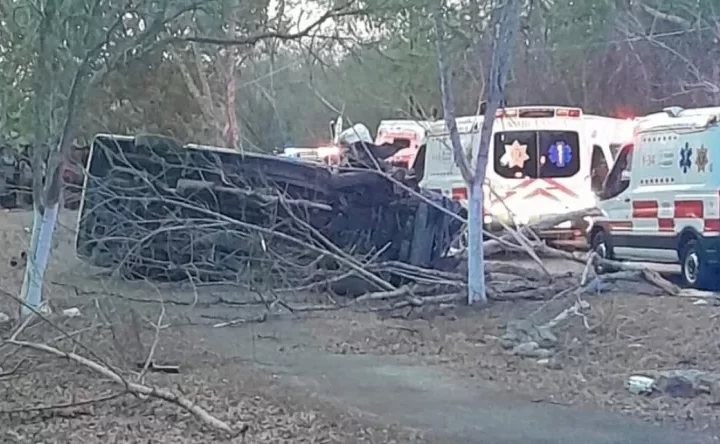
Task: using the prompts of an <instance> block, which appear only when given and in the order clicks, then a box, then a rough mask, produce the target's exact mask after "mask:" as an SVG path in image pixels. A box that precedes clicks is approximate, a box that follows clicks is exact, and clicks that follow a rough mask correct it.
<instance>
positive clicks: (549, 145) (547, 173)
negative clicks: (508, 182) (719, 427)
mask: <svg viewBox="0 0 720 444" xmlns="http://www.w3.org/2000/svg"><path fill="white" fill-rule="evenodd" d="M579 146H580V139H579V137H578V133H577V132H574V131H507V132H498V133H495V137H494V138H493V167H494V168H495V172H496V173H497V174H498V175H500V176H501V177H505V178H508V179H523V178H526V177H532V178H563V177H571V176H574V175H575V174H577V172H578V171H579V170H580V150H579V149H578V148H579Z"/></svg>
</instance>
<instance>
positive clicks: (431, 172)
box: [420, 106, 634, 243]
mask: <svg viewBox="0 0 720 444" xmlns="http://www.w3.org/2000/svg"><path fill="white" fill-rule="evenodd" d="M482 122H483V117H482V116H472V117H462V118H458V130H459V132H460V139H461V143H462V144H463V146H464V147H465V150H466V152H469V151H470V150H471V149H476V147H477V146H478V144H479V140H480V131H481V127H482ZM633 128H634V122H633V121H631V120H626V119H615V118H610V117H601V116H593V115H585V114H584V113H583V112H582V110H581V109H579V108H568V107H561V106H523V107H513V108H503V109H500V110H498V112H497V114H496V118H495V121H494V124H493V128H492V135H491V137H490V148H489V153H488V154H489V158H488V167H487V173H486V192H485V206H484V213H485V214H484V223H485V225H486V228H489V229H495V228H497V227H499V224H498V222H499V221H502V222H504V223H506V224H509V225H523V224H527V223H529V222H532V221H534V220H536V219H539V218H541V217H544V216H550V215H555V214H564V213H567V212H569V211H573V210H580V209H584V208H588V207H593V206H594V205H595V204H596V193H597V192H599V191H600V189H601V188H602V183H603V180H604V178H605V176H606V175H607V172H608V171H609V169H610V167H612V164H613V162H614V156H613V155H612V149H611V146H612V145H613V144H615V145H620V144H622V143H625V142H626V141H627V140H629V139H630V138H631V137H632V132H633ZM424 157H425V168H424V171H423V178H422V181H421V183H420V185H421V186H422V187H424V188H428V189H432V190H436V191H439V192H441V193H443V194H445V195H447V196H450V197H453V198H455V199H457V200H460V201H463V202H465V201H466V199H467V189H466V186H465V183H464V181H463V179H462V177H461V175H460V171H459V169H458V168H457V166H456V165H455V162H454V161H453V156H452V148H451V146H450V141H449V136H448V133H447V128H446V127H445V124H444V122H437V123H435V124H434V125H433V126H432V127H431V129H430V134H429V136H428V141H427V148H426V153H425V155H424ZM472 158H473V159H474V158H475V156H474V155H473V156H472ZM490 188H492V191H493V192H491V190H490ZM590 223H591V221H590V220H587V219H580V220H577V221H573V222H569V223H565V224H562V225H560V226H558V227H555V228H554V229H550V230H546V231H544V232H543V233H540V235H541V236H542V237H543V238H545V239H552V240H568V241H571V242H582V243H584V242H585V236H586V234H587V230H588V229H589V227H590Z"/></svg>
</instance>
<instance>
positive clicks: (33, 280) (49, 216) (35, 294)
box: [20, 202, 60, 316]
mask: <svg viewBox="0 0 720 444" xmlns="http://www.w3.org/2000/svg"><path fill="white" fill-rule="evenodd" d="M59 208H60V203H59V202H55V203H54V204H52V205H50V206H46V207H45V210H44V211H43V212H42V213H41V211H40V208H39V207H38V205H34V209H33V228H32V235H31V238H30V251H29V252H28V255H27V256H28V261H27V265H26V267H25V276H24V279H23V285H22V290H21V294H20V296H21V297H22V299H23V300H24V301H25V302H27V304H28V305H29V306H31V307H33V308H35V309H38V308H39V307H40V304H41V303H42V287H43V282H44V279H45V270H47V265H48V262H49V261H50V251H51V250H52V236H53V232H54V231H55V224H56V222H57V215H58V210H59ZM31 312H32V311H31V310H30V309H29V308H27V307H23V309H22V312H21V313H22V315H23V316H27V315H29V314H30V313H31Z"/></svg>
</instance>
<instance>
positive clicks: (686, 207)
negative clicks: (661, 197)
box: [675, 200, 705, 219]
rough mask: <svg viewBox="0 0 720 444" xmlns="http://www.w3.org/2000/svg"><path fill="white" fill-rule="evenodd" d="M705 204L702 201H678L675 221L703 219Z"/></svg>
mask: <svg viewBox="0 0 720 444" xmlns="http://www.w3.org/2000/svg"><path fill="white" fill-rule="evenodd" d="M704 217H705V203H704V202H703V201H702V200H676V201H675V219H703V218H704Z"/></svg>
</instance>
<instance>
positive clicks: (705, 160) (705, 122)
mask: <svg viewBox="0 0 720 444" xmlns="http://www.w3.org/2000/svg"><path fill="white" fill-rule="evenodd" d="M718 143H720V107H714V108H699V109H688V110H683V109H681V108H667V109H666V110H665V111H664V112H663V113H658V114H652V115H649V116H646V117H644V118H641V119H639V120H638V126H637V131H636V134H635V136H634V138H633V142H632V143H630V144H627V145H625V146H623V147H622V149H621V151H620V153H619V154H618V157H617V160H616V163H615V165H614V167H613V169H612V170H611V171H610V174H608V177H607V180H606V181H605V184H604V188H603V191H602V193H601V195H600V198H601V201H600V204H599V208H600V210H601V211H602V217H600V218H598V219H597V220H596V221H595V224H594V226H593V227H592V229H591V233H590V234H591V236H592V241H591V244H592V248H593V249H594V250H595V251H596V252H597V253H598V254H599V255H600V256H602V257H606V258H609V259H617V260H629V261H646V262H659V263H671V264H679V265H680V266H681V275H682V277H683V280H684V282H685V284H687V285H690V286H693V287H696V288H710V287H717V286H718V284H720V274H719V273H718V272H719V271H720V174H718V173H714V172H713V164H714V160H715V156H716V155H718V151H717V149H716V147H717V145H718ZM719 168H720V165H719ZM719 172H720V171H719ZM598 271H603V270H602V268H600V269H599V270H598Z"/></svg>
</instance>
